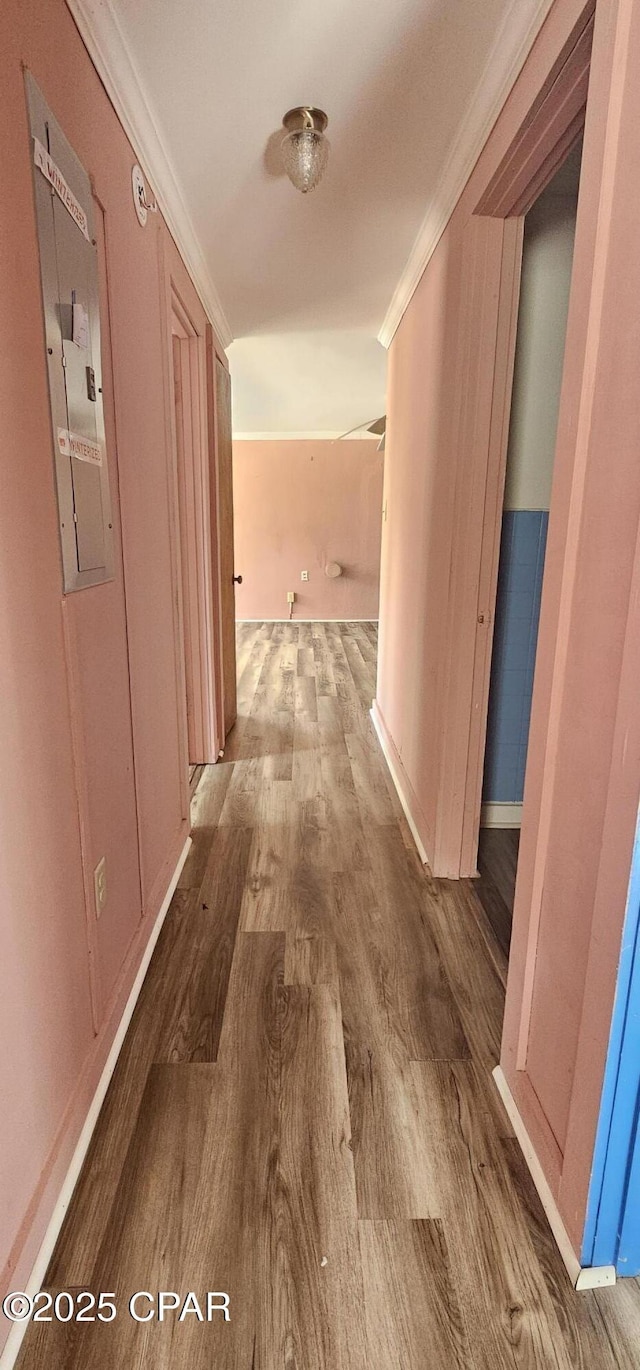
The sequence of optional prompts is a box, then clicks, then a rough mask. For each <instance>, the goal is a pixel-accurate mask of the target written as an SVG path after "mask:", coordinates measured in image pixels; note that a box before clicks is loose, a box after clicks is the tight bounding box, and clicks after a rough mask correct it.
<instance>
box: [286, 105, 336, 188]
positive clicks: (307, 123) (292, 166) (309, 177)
mask: <svg viewBox="0 0 640 1370" xmlns="http://www.w3.org/2000/svg"><path fill="white" fill-rule="evenodd" d="M328 122H329V120H328V118H327V116H326V114H325V113H324V111H323V110H321V109H314V108H313V107H312V106H310V105H298V106H297V108H296V109H290V110H289V112H288V114H285V116H284V119H283V120H282V123H283V125H284V127H285V128H286V130H287V131H286V134H285V136H284V138H283V139H282V144H281V148H282V161H283V163H284V169H285V171H286V173H287V176H288V177H289V180H290V181H291V183H292V185H294V186H295V188H296V190H301V191H302V194H303V195H306V193H307V191H308V190H313V189H314V188H315V187H316V186H317V184H318V182H319V181H320V180H321V178H322V175H323V173H324V169H325V167H326V165H327V162H328V160H329V142H328V140H327V138H325V136H324V131H325V128H326V127H327V124H328Z"/></svg>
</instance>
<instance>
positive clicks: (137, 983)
mask: <svg viewBox="0 0 640 1370" xmlns="http://www.w3.org/2000/svg"><path fill="white" fill-rule="evenodd" d="M190 847H191V838H190V837H188V838H187V840H186V842H185V844H184V847H183V848H182V851H181V853H180V856H179V858H178V863H177V865H176V868H175V870H174V872H173V875H172V876H171V880H170V882H169V887H168V889H167V892H166V894H165V896H164V899H163V901H162V904H161V906H160V910H159V912H158V916H157V918H156V921H155V923H154V925H153V929H152V931H151V934H150V937H149V941H148V942H147V945H146V947H145V949H144V954H143V957H142V960H141V962H140V965H139V967H138V973H137V975H136V978H135V980H134V982H133V985H132V987H131V992H130V994H129V998H128V999H127V1002H126V1005H125V1008H124V1012H123V1014H122V1017H121V1019H120V1022H119V1024H118V1029H117V1032H116V1035H115V1037H114V1039H113V1043H112V1046H111V1050H110V1052H109V1055H108V1057H107V1059H106V1061H105V1064H104V1069H103V1071H102V1075H101V1076H100V1079H99V1081H98V1085H97V1088H96V1091H95V1094H94V1096H93V1099H92V1100H91V1104H90V1107H89V1112H88V1113H87V1116H86V1119H85V1121H84V1124H83V1128H82V1132H81V1133H80V1136H79V1138H78V1141H77V1144H76V1149H75V1151H74V1153H73V1156H72V1158H71V1163H70V1165H69V1169H68V1170H67V1173H66V1175H65V1177H64V1181H63V1183H62V1188H61V1190H60V1193H59V1195H58V1199H57V1203H56V1206H55V1208H54V1210H53V1213H52V1215H51V1218H50V1220H49V1225H48V1227H47V1230H46V1232H45V1234H44V1238H43V1241H42V1245H41V1247H40V1250H39V1252H38V1255H37V1256H36V1259H35V1262H34V1265H33V1269H32V1271H31V1274H30V1276H29V1279H28V1281H27V1284H26V1286H25V1287H24V1292H25V1293H26V1294H28V1295H29V1296H30V1297H31V1298H33V1296H34V1295H35V1294H37V1292H38V1290H39V1289H41V1288H42V1282H43V1280H44V1278H45V1275H46V1273H47V1267H48V1265H49V1261H50V1260H51V1257H52V1255H53V1249H54V1247H55V1244H56V1242H57V1240H58V1235H59V1232H60V1228H61V1227H62V1223H63V1220H64V1217H65V1214H66V1212H67V1209H68V1207H69V1204H70V1202H71V1198H72V1195H73V1191H74V1189H75V1187H76V1184H77V1181H78V1177H79V1175H80V1171H81V1169H82V1164H83V1161H84V1158H85V1156H86V1154H87V1151H88V1149H89V1143H90V1141H91V1137H92V1135H93V1131H94V1128H95V1125H96V1123H97V1121H98V1116H99V1113H100V1109H101V1108H102V1104H103V1102H104V1097H105V1094H106V1092H107V1089H108V1088H109V1082H110V1080H111V1076H112V1075H113V1072H114V1070H115V1068H116V1062H117V1060H118V1057H119V1055H120V1051H121V1049H122V1043H123V1042H124V1039H125V1036H126V1033H127V1028H128V1026H129V1023H130V1022H131V1019H132V1017H133V1011H134V1009H135V1006H136V1003H137V1001H138V996H139V994H140V990H141V989H142V985H143V981H144V977H145V975H146V973H147V970H148V967H149V962H150V960H151V957H152V955H153V950H154V947H155V945H156V942H157V940H158V937H159V936H160V931H161V928H162V924H163V923H164V920H165V918H166V916H167V913H168V910H169V905H170V903H171V900H172V898H173V894H174V891H175V888H176V885H177V883H178V880H179V878H180V872H181V871H182V867H183V866H184V863H185V861H186V859H187V855H188V853H189V848H190ZM28 1327H29V1319H27V1321H26V1322H15V1323H14V1324H13V1327H12V1328H11V1331H10V1333H9V1336H8V1337H7V1340H6V1342H5V1345H4V1348H3V1351H2V1354H1V1355H0V1370H13V1366H14V1365H15V1363H16V1360H17V1358H18V1352H19V1350H20V1347H21V1345H22V1339H23V1337H24V1335H25V1332H26V1330H27V1328H28Z"/></svg>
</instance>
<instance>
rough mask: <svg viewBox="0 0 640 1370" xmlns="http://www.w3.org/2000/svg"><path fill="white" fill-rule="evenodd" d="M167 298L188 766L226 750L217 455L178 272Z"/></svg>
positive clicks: (196, 335) (202, 357) (203, 365)
mask: <svg viewBox="0 0 640 1370" xmlns="http://www.w3.org/2000/svg"><path fill="white" fill-rule="evenodd" d="M169 303H170V317H169V361H170V375H171V380H172V403H171V441H172V448H173V463H174V480H173V485H174V490H175V499H174V501H173V503H174V510H173V522H174V544H175V561H176V596H177V603H178V621H179V631H180V641H181V643H183V644H184V651H183V653H182V662H183V666H182V670H181V672H180V674H181V677H182V684H183V698H184V700H185V705H186V715H187V717H186V731H187V739H185V744H184V745H185V752H186V755H185V768H184V769H185V773H187V772H188V765H189V763H190V762H195V763H196V764H198V763H205V764H207V763H213V762H215V761H217V759H218V755H219V752H220V741H219V731H218V704H217V695H218V689H217V660H216V643H215V624H216V622H218V621H219V613H218V612H217V610H216V606H215V603H214V585H216V584H217V580H218V575H217V565H216V560H215V556H214V555H213V552H214V550H215V549H212V508H211V501H210V463H211V460H212V459H213V460H215V454H211V453H210V443H209V407H210V396H209V391H208V384H207V340H206V337H205V336H203V335H202V333H200V332H199V331H198V328H197V326H196V324H195V322H194V320H193V318H192V317H191V315H190V313H189V310H188V308H187V305H186V304H185V302H184V300H183V299H182V297H181V295H180V293H179V290H178V287H177V285H176V282H175V281H174V280H173V278H172V279H171V281H170V300H169ZM177 362H180V364H181V377H180V382H181V387H182V400H183V429H182V432H178V424H177V418H176V406H175V403H174V402H173V387H174V385H175V378H176V377H175V367H176V364H177ZM214 569H215V572H216V574H215V575H214ZM187 701H189V705H188V706H187ZM189 706H190V707H189ZM192 752H193V755H192V754H191V753H192Z"/></svg>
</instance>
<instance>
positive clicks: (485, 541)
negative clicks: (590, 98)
mask: <svg viewBox="0 0 640 1370" xmlns="http://www.w3.org/2000/svg"><path fill="white" fill-rule="evenodd" d="M594 15H595V0H589V3H587V4H586V5H585V7H584V10H583V12H582V15H581V18H580V20H579V23H578V24H577V25H576V26H575V28H574V30H573V32H572V34H571V36H570V38H569V40H568V42H567V43H566V44H565V46H564V48H563V50H562V51H561V52H560V53H559V54H558V57H557V60H556V62H555V63H554V66H553V68H552V70H551V72H550V73H549V75H548V77H547V80H546V81H545V82H544V83H543V85H542V87H541V89H540V91H539V93H538V96H537V98H536V99H535V100H534V101H533V103H532V106H531V108H530V110H529V114H528V116H527V118H526V119H525V120H524V122H523V124H522V125H521V127H520V129H519V130H518V132H517V134H516V136H515V138H514V139H513V141H512V143H511V144H510V146H509V148H508V149H507V151H506V153H505V155H504V157H503V158H502V160H501V162H500V164H499V166H498V168H497V170H496V171H495V173H494V175H493V177H492V178H491V180H490V182H489V184H488V185H487V186H486V188H485V189H484V191H483V193H482V195H481V197H480V199H479V201H478V203H477V205H476V207H475V211H474V214H475V217H476V222H477V221H478V220H486V219H487V218H488V219H491V220H494V221H495V220H499V221H501V227H502V237H501V240H500V241H498V239H497V238H496V237H494V239H493V248H492V251H493V254H494V267H495V266H496V258H497V255H498V253H499V254H500V262H499V266H498V267H497V270H498V273H499V286H498V298H497V307H495V314H494V315H493V327H494V348H493V364H492V379H491V398H490V418H489V421H488V424H487V426H486V434H487V437H486V443H485V445H484V446H483V445H480V444H479V445H478V447H477V449H476V451H475V452H474V453H473V463H474V468H476V476H475V479H476V482H477V484H478V493H477V498H476V501H475V505H476V511H477V509H478V508H480V509H481V511H482V522H481V527H480V521H479V520H478V518H477V512H475V513H474V515H473V517H474V518H475V521H476V531H477V533H479V539H478V541H479V548H478V552H477V560H476V561H475V563H474V567H473V569H474V571H477V575H475V577H474V576H473V575H471V576H469V577H468V579H469V580H470V582H471V583H472V584H474V586H475V605H474V608H475V621H476V632H475V635H474V641H473V666H472V670H471V673H470V699H469V702H468V707H469V712H468V718H469V728H468V734H467V735H466V737H465V739H464V746H465V756H464V763H463V764H464V778H463V784H462V795H463V799H462V815H461V827H460V834H461V836H460V872H461V873H462V874H470V873H475V872H476V869H477V852H478V837H479V830H480V814H481V806H482V782H483V773H484V754H485V745H486V731H487V713H488V705H489V685H490V676H491V656H492V646H493V629H494V623H495V604H496V594H497V584H498V562H499V554H500V535H501V526H502V505H503V499H504V484H505V475H506V465H507V447H508V440H509V421H510V415H511V396H512V385H513V372H514V364H515V352H516V333H517V323H518V310H519V301H520V275H521V268H522V250H523V240H524V218H525V215H526V214H527V213H528V211H529V209H530V208H531V206H532V205H533V204H534V202H535V201H536V200H537V198H538V196H539V195H540V194H541V192H542V191H543V190H544V189H545V187H546V186H547V185H548V184H549V182H550V181H551V180H552V178H553V176H554V175H555V173H556V171H557V170H558V168H559V167H560V166H561V164H562V162H563V161H564V160H565V158H566V157H567V156H568V154H569V152H570V151H571V149H572V148H573V147H574V146H575V144H576V143H577V142H578V140H579V138H580V137H581V135H582V132H583V129H584V122H585V111H586V104H587V93H588V85H589V74H590V64H591V47H592V40H593V28H594ZM485 279H486V282H487V285H486V295H487V300H486V306H487V309H490V308H491V303H492V301H491V292H492V289H493V279H492V276H491V274H490V273H489V272H485ZM483 398H484V399H485V401H486V390H485V389H484V388H483V387H482V386H479V390H478V398H477V399H476V400H475V402H474V405H473V415H472V421H473V423H474V424H477V417H478V412H479V407H480V401H481V400H482V399H483ZM552 500H553V494H552Z"/></svg>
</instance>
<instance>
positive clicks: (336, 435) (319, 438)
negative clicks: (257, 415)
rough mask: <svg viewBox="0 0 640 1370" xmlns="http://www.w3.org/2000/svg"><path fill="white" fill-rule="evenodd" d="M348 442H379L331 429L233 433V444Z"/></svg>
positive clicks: (372, 436) (376, 438) (368, 436)
mask: <svg viewBox="0 0 640 1370" xmlns="http://www.w3.org/2000/svg"><path fill="white" fill-rule="evenodd" d="M347 437H348V439H349V442H362V441H368V442H379V441H380V436H379V434H377V433H358V432H356V433H348V434H345V433H341V432H339V431H335V430H333V429H331V430H327V429H323V430H321V431H320V432H318V431H310V432H306V433H234V434H233V441H234V442H338V441H339V440H340V439H341V438H347Z"/></svg>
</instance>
